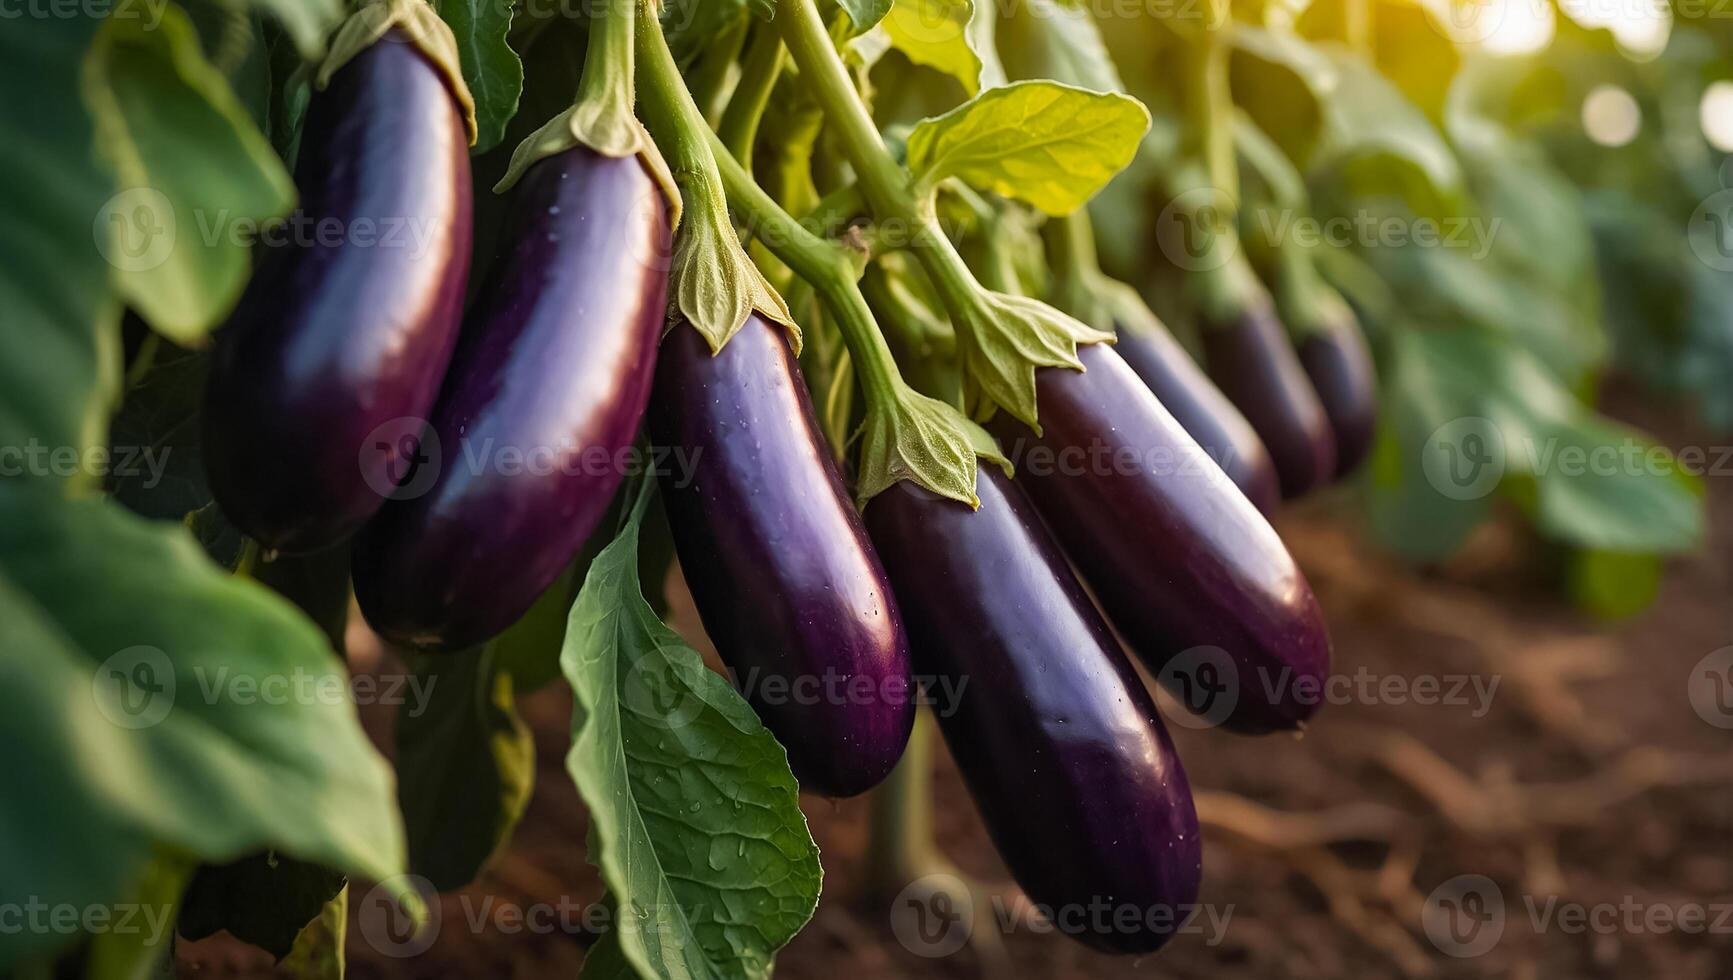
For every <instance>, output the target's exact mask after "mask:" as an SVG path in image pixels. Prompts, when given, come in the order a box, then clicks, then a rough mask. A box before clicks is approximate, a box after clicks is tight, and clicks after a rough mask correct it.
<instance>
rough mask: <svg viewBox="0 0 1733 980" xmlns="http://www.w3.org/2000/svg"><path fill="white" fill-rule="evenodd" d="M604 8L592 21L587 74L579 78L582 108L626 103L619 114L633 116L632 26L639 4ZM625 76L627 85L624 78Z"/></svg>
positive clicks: (625, 1)
mask: <svg viewBox="0 0 1733 980" xmlns="http://www.w3.org/2000/svg"><path fill="white" fill-rule="evenodd" d="M602 2H603V3H604V5H605V6H604V7H603V9H602V11H601V13H600V15H599V16H597V17H592V18H591V20H590V37H589V40H588V41H587V42H586V43H585V46H584V72H583V74H582V75H580V76H579V77H578V98H577V102H578V104H580V105H582V104H586V103H588V104H594V105H604V104H606V103H608V102H609V101H619V100H623V101H624V103H625V104H624V105H623V106H620V107H618V111H620V112H622V113H623V114H625V115H627V116H630V115H631V114H632V84H631V83H632V70H633V55H632V25H633V23H634V22H635V21H636V20H637V18H636V16H634V14H635V5H636V4H637V3H638V0H602ZM622 75H623V76H624V83H622V82H621V77H622Z"/></svg>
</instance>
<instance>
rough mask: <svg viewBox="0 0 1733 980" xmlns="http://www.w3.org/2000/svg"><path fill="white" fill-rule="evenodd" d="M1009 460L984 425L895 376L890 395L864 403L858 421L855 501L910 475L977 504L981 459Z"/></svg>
mask: <svg viewBox="0 0 1733 980" xmlns="http://www.w3.org/2000/svg"><path fill="white" fill-rule="evenodd" d="M983 460H985V461H988V462H992V463H996V464H998V465H999V466H1000V467H1001V468H1003V469H1004V470H1005V475H1006V476H1010V475H1011V464H1010V462H1009V461H1008V460H1007V459H1006V458H1005V455H1004V454H1003V453H1001V452H1000V451H999V446H998V444H997V443H995V442H994V441H993V437H992V436H991V435H988V434H987V430H986V429H983V428H981V427H980V426H979V425H977V424H976V423H974V422H971V421H970V420H968V419H967V418H964V417H963V414H962V413H961V412H959V411H957V409H956V408H955V407H953V406H951V405H948V404H946V403H945V402H942V401H939V400H938V399H937V398H929V397H927V396H926V395H923V394H921V393H920V392H917V391H915V390H914V389H913V388H910V387H909V386H908V385H907V384H904V383H903V382H902V381H901V380H898V381H897V382H896V383H895V385H894V387H893V389H892V393H891V395H890V397H889V398H873V399H869V400H868V402H867V409H866V420H865V421H864V422H863V423H862V424H861V448H860V479H859V481H858V482H857V484H856V486H855V502H856V504H857V505H858V506H861V507H865V506H866V502H867V501H868V500H871V499H872V498H873V497H874V496H875V495H876V494H878V493H879V492H880V491H883V490H885V489H886V488H888V487H890V486H891V485H892V484H894V483H896V482H897V481H899V480H912V481H914V482H915V483H918V484H920V485H921V486H923V487H926V488H927V489H928V490H931V491H933V492H934V493H937V494H939V495H941V496H944V497H948V498H950V499H952V500H956V501H960V502H962V503H965V504H968V505H969V506H970V507H973V508H979V507H980V506H981V498H980V497H978V496H976V494H975V472H976V467H977V466H978V465H979V463H980V461H983Z"/></svg>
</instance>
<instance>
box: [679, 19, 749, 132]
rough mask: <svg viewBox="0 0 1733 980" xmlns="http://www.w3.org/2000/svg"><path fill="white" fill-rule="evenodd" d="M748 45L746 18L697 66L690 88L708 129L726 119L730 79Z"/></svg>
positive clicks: (708, 49) (707, 50)
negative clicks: (735, 61) (743, 48)
mask: <svg viewBox="0 0 1733 980" xmlns="http://www.w3.org/2000/svg"><path fill="white" fill-rule="evenodd" d="M745 43H746V19H745V18H744V17H742V18H741V19H739V20H737V21H736V22H735V23H733V24H731V25H729V27H728V29H727V30H724V31H723V32H722V34H721V35H720V36H719V37H717V38H716V40H715V41H713V42H711V43H710V44H709V45H708V46H707V47H706V48H705V49H704V54H703V55H702V56H701V57H700V58H699V59H698V64H697V66H696V67H694V68H693V69H692V81H691V84H690V86H689V88H690V90H691V92H692V98H693V99H694V100H696V102H697V104H698V105H699V106H700V107H702V108H701V110H700V111H701V112H702V114H703V116H704V121H705V125H707V126H714V125H715V124H716V122H717V121H718V120H719V119H721V118H722V107H723V105H725V104H726V103H727V101H728V93H729V77H728V76H729V73H730V72H732V71H733V70H734V59H736V58H738V57H740V49H741V47H742V46H743V45H745Z"/></svg>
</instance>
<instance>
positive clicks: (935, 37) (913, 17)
mask: <svg viewBox="0 0 1733 980" xmlns="http://www.w3.org/2000/svg"><path fill="white" fill-rule="evenodd" d="M997 19H998V18H997V13H996V11H995V10H994V6H993V0H981V2H980V3H976V2H974V0H895V3H894V4H893V5H892V7H891V10H890V13H889V14H887V15H886V16H885V19H884V21H883V22H882V23H881V24H880V25H879V27H880V28H881V29H882V30H884V32H885V35H886V36H887V37H888V38H889V40H890V43H891V46H892V47H895V48H896V49H897V50H898V51H901V52H902V53H903V54H905V55H907V56H908V59H909V60H910V61H912V62H914V63H915V64H917V65H926V66H927V67H929V68H934V69H937V70H938V71H942V72H944V73H945V74H947V75H950V76H951V77H952V78H955V79H956V80H957V81H959V82H961V83H963V91H964V92H966V93H968V94H969V95H970V96H973V95H975V94H976V93H978V92H980V91H981V89H983V88H992V87H993V86H996V85H1003V84H1005V69H1004V67H1003V66H1002V65H1000V64H999V54H998V51H997V50H996V49H995V48H994V46H993V28H994V25H995V21H996V20H997Z"/></svg>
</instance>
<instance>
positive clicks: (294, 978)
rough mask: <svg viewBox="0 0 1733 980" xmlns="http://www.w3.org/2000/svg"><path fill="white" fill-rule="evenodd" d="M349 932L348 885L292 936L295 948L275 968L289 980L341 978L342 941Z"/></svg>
mask: <svg viewBox="0 0 1733 980" xmlns="http://www.w3.org/2000/svg"><path fill="white" fill-rule="evenodd" d="M348 932H349V886H347V885H345V886H343V888H342V889H341V890H339V891H338V892H337V897H335V898H333V899H331V900H330V901H329V902H326V903H325V907H324V908H323V909H321V910H320V911H319V917H318V918H316V919H314V920H313V921H312V922H309V923H307V928H305V929H302V930H301V934H300V935H299V936H297V937H295V948H294V949H293V950H291V951H290V953H289V955H288V957H287V958H286V959H284V960H283V962H281V963H279V964H277V970H278V971H279V972H280V973H282V974H283V975H284V976H286V977H289V978H290V980H343V974H344V972H345V968H346V965H347V964H346V963H345V961H344V958H343V943H344V941H345V939H346V938H347V936H348Z"/></svg>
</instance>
